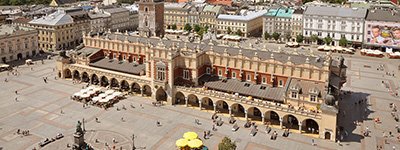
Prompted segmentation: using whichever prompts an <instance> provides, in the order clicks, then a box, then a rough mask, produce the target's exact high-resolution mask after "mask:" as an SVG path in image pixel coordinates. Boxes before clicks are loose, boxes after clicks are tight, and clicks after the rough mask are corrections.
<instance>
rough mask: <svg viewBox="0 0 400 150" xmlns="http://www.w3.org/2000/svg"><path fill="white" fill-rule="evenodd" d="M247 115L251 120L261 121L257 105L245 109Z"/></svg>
mask: <svg viewBox="0 0 400 150" xmlns="http://www.w3.org/2000/svg"><path fill="white" fill-rule="evenodd" d="M247 113H248V117H249V118H251V120H257V121H261V120H262V117H261V116H262V115H261V110H260V109H258V108H257V107H250V108H249V109H247Z"/></svg>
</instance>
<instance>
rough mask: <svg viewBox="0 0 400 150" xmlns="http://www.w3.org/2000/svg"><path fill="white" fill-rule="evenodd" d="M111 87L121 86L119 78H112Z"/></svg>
mask: <svg viewBox="0 0 400 150" xmlns="http://www.w3.org/2000/svg"><path fill="white" fill-rule="evenodd" d="M111 87H113V88H118V87H119V83H118V80H117V79H115V78H112V79H111Z"/></svg>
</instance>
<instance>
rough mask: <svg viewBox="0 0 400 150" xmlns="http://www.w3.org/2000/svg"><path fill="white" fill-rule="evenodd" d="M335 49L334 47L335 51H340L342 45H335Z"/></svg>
mask: <svg viewBox="0 0 400 150" xmlns="http://www.w3.org/2000/svg"><path fill="white" fill-rule="evenodd" d="M335 49H336V50H337V51H342V50H343V47H341V46H336V47H335Z"/></svg>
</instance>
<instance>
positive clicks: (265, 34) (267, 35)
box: [264, 32, 271, 40]
mask: <svg viewBox="0 0 400 150" xmlns="http://www.w3.org/2000/svg"><path fill="white" fill-rule="evenodd" d="M270 38H271V34H269V33H268V32H264V39H265V40H268V39H270Z"/></svg>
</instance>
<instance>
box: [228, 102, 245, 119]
mask: <svg viewBox="0 0 400 150" xmlns="http://www.w3.org/2000/svg"><path fill="white" fill-rule="evenodd" d="M231 109H232V114H233V116H236V117H245V112H246V111H247V110H246V109H245V108H244V107H243V105H242V104H239V103H234V104H232V105H231Z"/></svg>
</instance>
